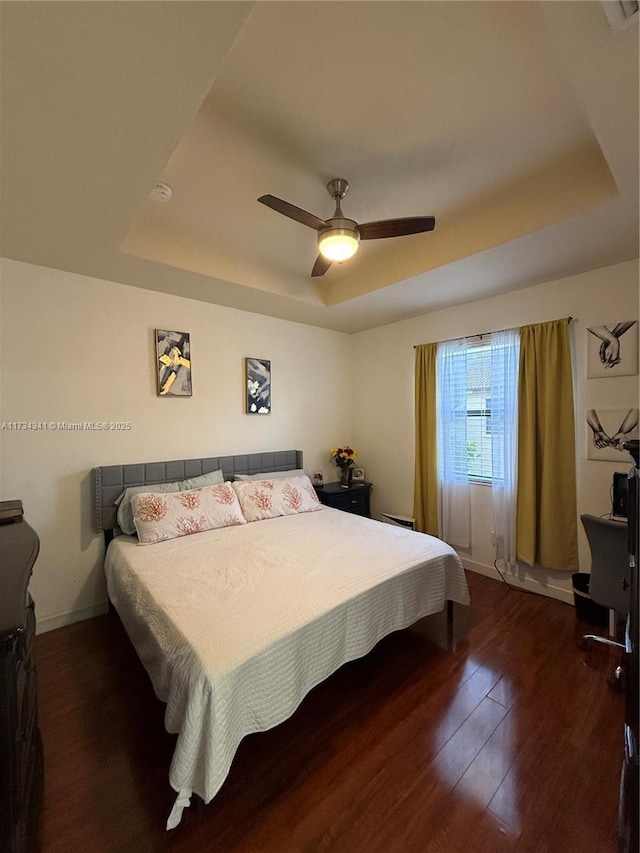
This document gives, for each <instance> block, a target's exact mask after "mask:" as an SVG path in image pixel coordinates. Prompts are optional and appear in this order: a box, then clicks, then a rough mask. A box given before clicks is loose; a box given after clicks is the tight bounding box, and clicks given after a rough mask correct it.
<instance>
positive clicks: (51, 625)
mask: <svg viewBox="0 0 640 853" xmlns="http://www.w3.org/2000/svg"><path fill="white" fill-rule="evenodd" d="M108 609H109V602H108V601H100V602H99V603H98V604H92V605H91V606H90V607H81V608H80V609H79V610H68V611H67V612H66V613H57V614H56V615H55V616H43V617H40V616H38V603H37V602H36V634H45V633H46V632H47V631H55V629H56V628H64V626H65V625H73V623H74V622H82V621H83V620H84V619H92V618H93V617H94V616H102V614H103V613H106V612H107V610H108Z"/></svg>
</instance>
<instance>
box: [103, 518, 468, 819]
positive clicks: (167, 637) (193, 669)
mask: <svg viewBox="0 0 640 853" xmlns="http://www.w3.org/2000/svg"><path fill="white" fill-rule="evenodd" d="M105 571H106V575H107V583H108V589H109V597H110V598H111V601H112V602H113V604H114V605H115V607H116V609H117V611H118V613H119V615H120V617H121V619H122V622H123V623H124V625H125V627H126V629H127V632H128V634H129V636H130V638H131V641H132V642H133V645H134V646H135V648H136V650H137V652H138V654H139V656H140V658H141V660H142V662H143V664H144V665H145V667H146V669H147V671H148V673H149V676H150V677H151V680H152V682H153V686H154V689H155V692H156V695H157V696H158V697H159V698H160V699H162V700H163V701H164V702H166V703H167V710H166V715H165V726H166V728H167V730H168V731H170V732H175V733H177V734H178V740H177V743H176V748H175V752H174V755H173V760H172V763H171V769H170V773H169V781H170V783H171V785H172V787H173V788H174V790H176V791H177V792H178V798H177V800H176V804H175V806H174V809H173V811H172V813H171V815H170V818H169V822H168V824H167V826H168V828H171V827H172V826H175V825H177V824H178V823H179V821H180V818H181V815H182V808H183V807H184V806H185V805H188V802H189V798H190V796H191V794H192V793H193V792H196V793H197V794H199V795H200V796H201V797H202V798H203V799H204V801H205V802H209V800H211V799H212V798H213V797H214V796H215V794H216V793H217V792H218V790H219V789H220V787H221V786H222V784H223V782H224V780H225V778H226V776H227V774H228V772H229V769H230V766H231V762H232V760H233V756H234V754H235V751H236V749H237V747H238V745H239V743H240V741H241V740H242V738H243V737H244V736H245V735H247V734H250V733H252V732H258V731H264V730H266V729H270V728H272V727H273V726H276V725H278V724H279V723H281V722H283V721H284V720H286V719H287V718H288V717H289V716H291V714H292V713H293V712H294V711H295V709H296V708H297V706H298V705H299V704H300V702H301V701H302V699H303V698H304V696H305V695H306V694H307V693H308V692H309V691H310V690H311V689H312V688H313V687H314V686H315V685H316V684H319V683H320V682H321V681H323V680H324V679H325V678H327V677H328V676H329V675H331V673H333V672H335V670H336V669H338V668H339V667H340V666H341V665H342V664H343V663H345V662H347V661H349V660H353V659H355V658H358V657H361V656H362V655H365V654H366V653H367V652H368V651H369V650H370V649H372V648H373V646H374V645H375V644H376V643H377V642H378V641H379V640H380V639H382V637H384V636H386V635H387V634H389V633H391V632H392V631H395V630H397V629H400V628H405V627H407V626H408V625H411V624H413V623H414V622H415V621H417V620H418V619H420V618H421V617H423V616H426V615H429V614H431V613H435V612H437V611H439V610H441V609H442V608H443V607H444V604H445V602H446V600H447V599H450V600H452V601H456V602H459V603H460V604H468V603H469V593H468V589H467V584H466V579H465V576H464V571H463V569H462V565H461V563H460V560H459V558H458V556H457V554H456V553H455V551H453V550H452V549H451V548H450V547H449V546H448V545H446V544H445V543H444V542H441V541H440V540H439V539H435V538H433V537H431V536H427V535H426V534H421V533H413V532H412V531H408V530H404V529H401V528H399V527H392V526H390V525H386V524H381V523H380V522H377V521H372V520H371V519H366V518H361V517H359V516H356V515H351V514H349V513H345V512H340V511H338V510H333V509H327V508H323V509H322V510H321V511H319V512H309V513H304V514H299V515H293V516H285V517H280V518H274V519H269V520H266V521H257V522H253V523H250V524H245V525H241V526H237V527H227V528H223V529H220V530H211V531H208V532H205V533H198V534H195V535H192V536H186V537H183V538H180V539H173V540H171V541H168V542H162V543H159V544H156V545H149V546H139V545H138V544H137V540H136V539H134V538H131V537H126V536H123V537H118V538H117V539H115V540H114V541H113V542H112V543H111V544H110V546H109V549H108V552H107V558H106V563H105Z"/></svg>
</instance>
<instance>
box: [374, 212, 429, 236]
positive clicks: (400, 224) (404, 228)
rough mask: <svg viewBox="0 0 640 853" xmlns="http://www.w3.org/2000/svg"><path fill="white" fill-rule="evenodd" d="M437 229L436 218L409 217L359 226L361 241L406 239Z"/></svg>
mask: <svg viewBox="0 0 640 853" xmlns="http://www.w3.org/2000/svg"><path fill="white" fill-rule="evenodd" d="M435 227H436V219H435V216H408V217H406V218H405V219H381V220H380V221H379V222H365V223H363V224H362V225H358V231H359V232H360V239H361V240H380V239H381V238H383V237H405V236H406V235H407V234H422V233H423V232H424V231H433V229H434V228H435Z"/></svg>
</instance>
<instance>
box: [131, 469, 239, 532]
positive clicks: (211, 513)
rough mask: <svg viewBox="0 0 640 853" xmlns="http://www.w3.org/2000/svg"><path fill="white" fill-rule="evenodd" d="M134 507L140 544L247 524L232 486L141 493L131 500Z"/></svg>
mask: <svg viewBox="0 0 640 853" xmlns="http://www.w3.org/2000/svg"><path fill="white" fill-rule="evenodd" d="M131 506H132V507H133V523H134V524H135V526H136V530H137V531H138V542H139V544H140V545H152V544H153V543H154V542H164V541H165V540H166V539H176V538H177V537H178V536H188V535H189V534H190V533H200V532H201V531H203V530H213V529H214V528H216V527H230V526H231V525H234V524H246V519H245V518H244V516H243V515H242V510H241V509H240V504H239V503H238V498H237V497H236V493H235V492H234V490H233V489H232V488H231V485H230V484H229V483H222V484H221V485H219V486H205V487H204V488H202V489H192V490H190V491H187V492H171V493H168V494H167V493H153V492H140V493H139V494H137V495H133V497H132V498H131Z"/></svg>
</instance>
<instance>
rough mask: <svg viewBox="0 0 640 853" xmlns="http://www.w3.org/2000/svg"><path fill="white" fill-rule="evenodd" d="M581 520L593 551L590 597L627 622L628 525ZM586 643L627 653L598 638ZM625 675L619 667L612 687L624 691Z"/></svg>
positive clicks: (594, 518)
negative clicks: (597, 644)
mask: <svg viewBox="0 0 640 853" xmlns="http://www.w3.org/2000/svg"><path fill="white" fill-rule="evenodd" d="M580 520H581V521H582V525H583V527H584V531H585V533H586V534H587V539H588V540H589V548H590V549H591V578H590V583H589V593H590V595H591V598H592V599H593V601H595V603H596V604H600V605H601V606H602V607H606V608H608V609H609V610H613V611H614V613H615V616H616V624H617V622H618V620H621V619H626V618H627V614H628V613H629V547H628V541H627V524H626V522H624V521H611V520H610V519H608V518H599V517H598V516H596V515H581V516H580ZM582 639H583V641H585V642H589V641H593V642H596V643H602V644H603V645H605V646H613V647H614V648H617V649H620V650H624V648H625V646H624V643H619V642H618V641H617V640H612V639H610V638H609V637H600V636H598V635H597V634H585V635H584V636H583V638H582ZM623 676H624V671H623V668H622V665H621V664H619V665H618V666H617V667H616V670H615V673H614V675H613V676H612V677H611V678H610V679H609V684H610V685H611V686H612V687H617V688H619V687H621V686H622V683H621V682H622V678H623Z"/></svg>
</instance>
